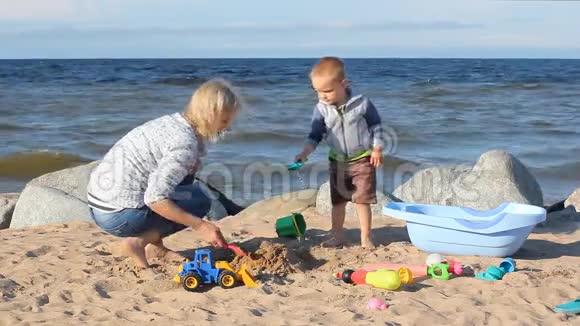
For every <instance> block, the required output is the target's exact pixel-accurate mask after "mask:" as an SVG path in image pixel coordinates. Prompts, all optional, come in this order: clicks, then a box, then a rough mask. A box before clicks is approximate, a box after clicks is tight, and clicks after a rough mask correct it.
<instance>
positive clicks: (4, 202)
mask: <svg viewBox="0 0 580 326" xmlns="http://www.w3.org/2000/svg"><path fill="white" fill-rule="evenodd" d="M19 195H20V194H18V193H6V194H0V230H2V229H6V228H8V227H9V226H10V221H11V220H12V213H14V207H15V206H16V202H17V201H18V196H19Z"/></svg>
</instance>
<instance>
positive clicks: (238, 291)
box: [0, 209, 580, 326]
mask: <svg viewBox="0 0 580 326" xmlns="http://www.w3.org/2000/svg"><path fill="white" fill-rule="evenodd" d="M303 214H304V215H305V216H306V218H307V223H308V228H309V230H308V234H307V237H306V239H304V240H303V241H301V242H298V241H297V240H295V239H288V240H287V239H278V238H276V235H275V232H274V220H273V219H265V218H263V217H261V216H260V214H259V212H256V213H255V214H254V215H252V216H248V215H244V216H243V218H239V217H231V218H228V219H225V220H223V221H222V222H221V223H220V224H221V227H222V230H223V231H224V234H225V236H226V238H227V239H228V240H229V241H230V242H235V243H238V244H239V245H241V246H242V247H243V248H244V249H245V250H249V251H252V252H253V253H254V258H255V259H249V258H242V259H240V258H235V257H233V255H232V253H231V252H229V251H227V250H223V249H220V250H216V251H215V256H216V258H217V259H226V260H230V261H232V260H233V262H232V264H234V265H236V266H238V265H239V264H241V263H244V262H245V263H247V265H248V266H249V268H250V269H251V270H252V271H253V272H254V273H255V274H256V275H255V276H256V278H257V280H258V281H259V282H260V286H259V287H257V288H247V287H243V286H239V287H236V288H234V289H229V290H226V289H222V288H220V287H219V286H218V287H206V288H204V289H203V290H202V292H200V293H191V292H187V291H185V290H184V289H183V288H182V287H181V286H180V285H179V284H177V283H175V282H173V281H172V280H171V279H172V277H173V276H174V275H175V273H176V271H177V267H178V266H177V264H167V263H164V262H162V261H155V263H156V265H155V267H154V270H155V271H156V272H157V273H158V274H157V275H156V276H153V275H152V274H150V273H143V272H142V271H139V270H137V269H135V268H134V267H133V264H132V262H131V260H129V259H127V258H124V257H122V256H118V255H117V254H116V252H115V250H114V247H115V246H114V241H115V238H113V237H112V236H109V235H107V234H105V233H103V232H102V231H101V230H100V229H98V228H97V227H96V226H94V225H92V224H91V223H86V222H78V223H77V222H75V223H71V224H66V225H49V226H43V227H33V228H26V229H14V230H10V229H8V230H3V231H0V244H1V245H0V261H1V265H0V292H1V294H2V295H1V296H0V325H27V324H30V325H33V324H41V323H42V324H48V325H69V324H70V325H78V324H90V325H99V324H100V325H132V324H142V323H147V324H151V325H156V324H159V325H167V324H171V325H214V324H218V323H219V324H224V325H270V326H271V325H311V324H318V325H425V323H429V324H431V325H580V319H579V317H578V316H576V315H569V314H568V315H567V314H562V313H556V312H554V310H553V307H554V306H555V305H557V304H560V303H564V302H567V301H569V300H572V299H574V298H576V297H577V296H578V295H580V274H579V272H580V231H579V230H578V226H579V225H578V223H577V222H576V223H575V222H570V221H568V222H567V224H561V225H553V226H551V227H550V228H540V229H537V230H536V231H535V232H536V233H533V234H531V235H530V238H529V239H528V241H527V242H526V243H525V245H524V247H523V249H522V250H521V251H520V252H519V253H518V254H516V255H515V256H514V258H515V259H516V261H517V265H518V269H519V270H518V271H517V272H514V273H510V274H507V275H506V276H505V278H504V279H503V280H501V281H495V282H486V281H481V280H478V279H475V278H473V277H458V278H454V279H451V280H449V281H442V280H434V279H426V280H419V282H417V283H416V284H413V285H409V286H404V287H402V288H401V289H400V290H398V291H387V290H380V289H375V288H372V287H369V286H353V285H349V284H345V283H343V282H342V281H338V280H335V279H334V277H333V273H335V272H340V271H342V270H343V269H346V268H353V269H356V268H358V267H360V266H362V265H363V264H364V263H370V262H395V263H397V262H406V263H415V264H420V263H423V262H424V260H425V258H426V256H427V254H425V253H423V252H421V251H419V250H418V249H416V248H415V247H414V246H412V244H411V243H410V242H409V239H408V236H407V233H406V230H405V228H404V224H403V223H402V222H399V221H394V220H390V219H387V218H384V217H377V218H376V219H375V226H374V228H375V239H376V241H377V243H379V244H380V245H379V246H378V247H377V248H376V249H374V250H363V249H361V248H359V247H358V246H356V243H357V241H358V230H357V229H356V227H357V221H356V219H354V218H348V219H347V227H349V228H350V229H349V231H348V236H349V238H350V239H351V240H352V243H353V245H351V246H347V247H345V248H342V249H328V248H322V247H320V245H319V244H320V242H321V241H322V240H323V239H324V238H325V236H326V235H327V232H326V230H327V229H328V227H329V219H328V217H324V216H320V215H318V214H317V213H316V212H315V211H314V210H313V209H308V210H306V211H305V212H303ZM284 215H285V213H281V214H280V216H284ZM167 245H168V247H170V248H172V249H175V250H178V251H180V252H182V253H184V254H186V255H189V256H191V255H192V254H193V250H194V249H196V248H202V247H205V244H204V243H203V242H201V241H200V240H199V238H198V237H196V235H195V234H194V233H193V232H192V231H189V230H185V231H182V232H180V233H178V234H176V235H173V236H171V237H170V238H168V239H167ZM447 258H455V259H457V260H459V261H460V262H462V263H464V264H465V265H468V266H469V267H470V268H471V269H472V270H473V271H474V272H479V271H482V270H484V269H485V268H486V267H488V266H489V265H492V264H493V265H497V264H498V263H499V261H500V259H498V258H481V257H447ZM372 297H378V298H381V299H383V300H384V301H385V302H386V303H387V304H388V305H389V308H388V309H386V310H383V311H377V310H367V309H366V304H367V302H368V300H369V299H370V298H372Z"/></svg>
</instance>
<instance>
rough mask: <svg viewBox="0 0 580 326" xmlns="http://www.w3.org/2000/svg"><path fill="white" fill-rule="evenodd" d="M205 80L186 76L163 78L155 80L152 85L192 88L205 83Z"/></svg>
mask: <svg viewBox="0 0 580 326" xmlns="http://www.w3.org/2000/svg"><path fill="white" fill-rule="evenodd" d="M206 80H207V78H202V77H196V76H187V77H165V78H160V79H157V80H155V81H154V82H153V83H154V84H162V85H173V86H194V85H198V84H201V83H203V82H205V81H206Z"/></svg>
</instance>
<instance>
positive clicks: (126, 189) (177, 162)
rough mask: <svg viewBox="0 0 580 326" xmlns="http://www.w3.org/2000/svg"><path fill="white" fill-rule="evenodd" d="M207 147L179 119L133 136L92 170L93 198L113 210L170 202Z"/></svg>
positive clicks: (166, 120)
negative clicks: (169, 199) (176, 189)
mask: <svg viewBox="0 0 580 326" xmlns="http://www.w3.org/2000/svg"><path fill="white" fill-rule="evenodd" d="M205 154H206V153H205V146H204V144H203V141H201V139H199V137H198V136H197V135H196V133H195V132H194V130H193V128H192V126H191V125H190V124H189V123H188V122H187V121H186V120H185V119H184V118H183V116H182V115H181V114H179V113H174V114H171V115H166V116H162V117H160V118H157V119H154V120H151V121H149V122H147V123H145V124H143V125H141V126H138V127H136V128H135V129H133V130H131V131H130V132H129V133H128V134H127V135H125V136H124V137H123V138H121V139H120V140H119V141H118V142H117V143H116V144H115V145H113V147H112V148H111V149H110V150H109V152H108V153H107V154H106V155H105V157H104V158H103V161H102V162H101V163H100V164H99V165H98V166H97V167H96V168H95V169H94V170H93V172H92V173H91V176H90V180H89V184H88V188H87V190H88V193H89V198H90V197H91V196H92V197H94V198H98V199H99V201H100V203H101V204H107V206H108V207H112V208H139V207H142V206H144V205H150V204H151V203H154V202H156V201H159V200H162V199H166V198H169V196H170V194H171V193H172V192H173V191H174V190H175V187H176V186H177V185H178V184H179V183H180V182H181V181H182V180H183V179H184V178H185V177H186V176H187V175H188V174H190V173H191V172H192V171H191V170H192V168H193V167H194V165H195V164H196V161H197V160H198V159H199V158H200V157H202V156H204V155H205Z"/></svg>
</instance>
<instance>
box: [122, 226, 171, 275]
mask: <svg viewBox="0 0 580 326" xmlns="http://www.w3.org/2000/svg"><path fill="white" fill-rule="evenodd" d="M159 241H161V237H160V236H159V232H157V231H153V230H152V231H148V232H145V233H144V234H142V235H140V236H138V237H130V238H125V239H123V241H122V243H121V244H122V248H123V253H124V254H125V255H126V256H129V257H131V258H133V260H135V265H136V266H137V267H140V268H148V267H149V263H148V262H147V256H146V255H145V246H147V245H148V244H150V243H156V242H159Z"/></svg>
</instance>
